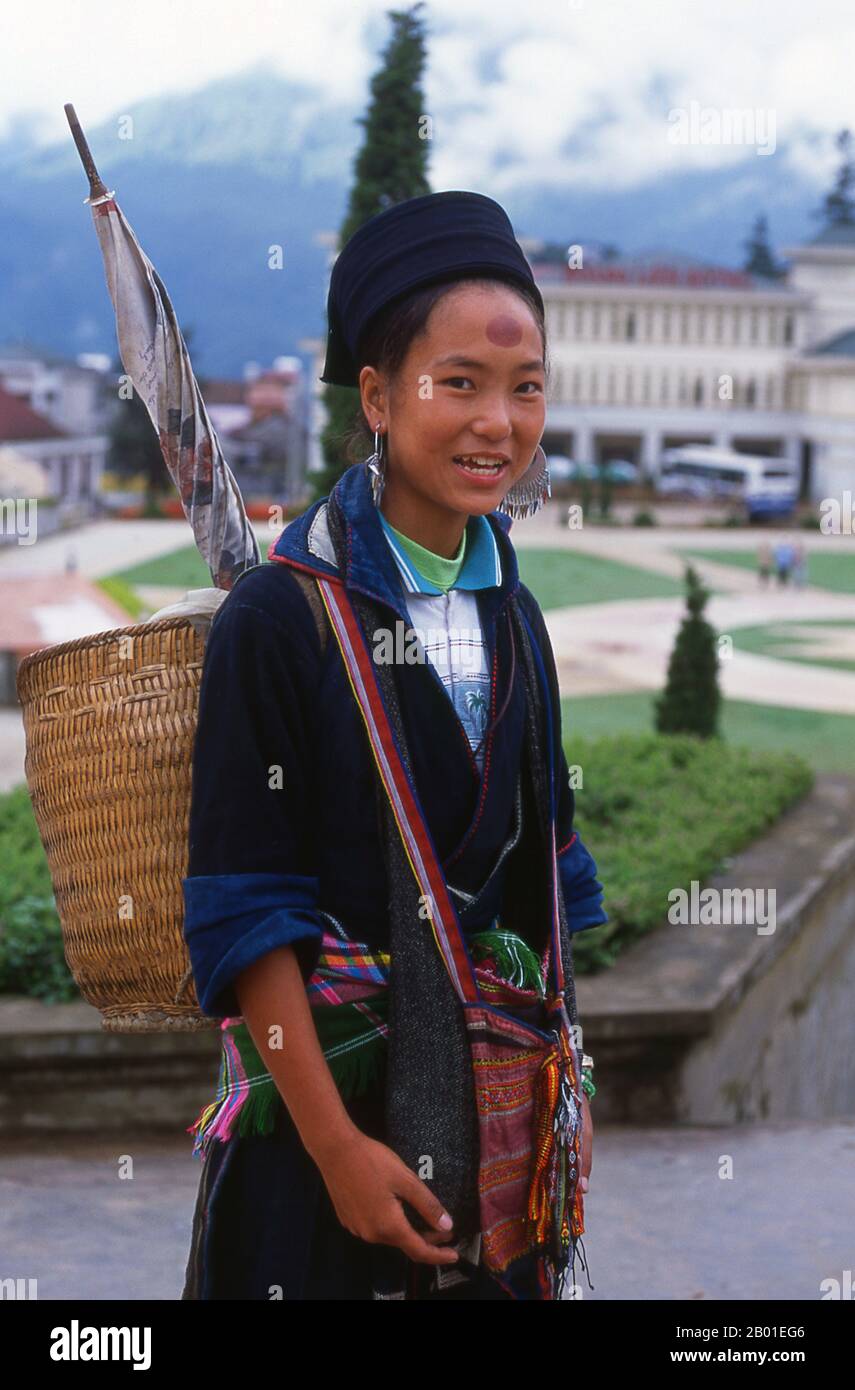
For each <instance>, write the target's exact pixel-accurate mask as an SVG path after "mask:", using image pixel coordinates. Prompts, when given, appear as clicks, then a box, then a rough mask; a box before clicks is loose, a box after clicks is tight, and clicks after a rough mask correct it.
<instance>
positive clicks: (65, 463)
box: [59, 457, 71, 499]
mask: <svg viewBox="0 0 855 1390" xmlns="http://www.w3.org/2000/svg"><path fill="white" fill-rule="evenodd" d="M70 482H71V459H69V458H65V457H63V458H61V459H60V461H59V495H60V497H62V498H64V499H65V498H67V497H68V489H69V485H70Z"/></svg>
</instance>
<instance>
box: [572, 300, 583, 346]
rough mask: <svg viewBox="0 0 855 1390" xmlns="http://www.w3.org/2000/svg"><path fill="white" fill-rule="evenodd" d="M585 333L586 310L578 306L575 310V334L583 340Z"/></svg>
mask: <svg viewBox="0 0 855 1390" xmlns="http://www.w3.org/2000/svg"><path fill="white" fill-rule="evenodd" d="M584 331H585V318H584V309H583V306H582V305H581V304H577V305H576V307H575V309H574V310H573V332H574V333H575V335H576V337H577V338H581V337H582V335H583V334H584Z"/></svg>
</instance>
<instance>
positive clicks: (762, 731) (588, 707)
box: [561, 691, 855, 773]
mask: <svg viewBox="0 0 855 1390" xmlns="http://www.w3.org/2000/svg"><path fill="white" fill-rule="evenodd" d="M654 698H655V696H654V694H653V693H652V692H648V691H633V692H631V693H629V694H625V695H584V696H578V697H577V696H573V697H571V698H567V699H564V700H562V701H561V713H562V720H563V728H564V736H565V738H575V737H585V738H593V737H597V736H598V735H603V734H623V733H629V734H638V733H647V732H649V730H651V729H652V728H653V700H654ZM721 724H722V733H723V737H724V739H725V742H726V743H728V744H734V745H739V746H740V747H741V748H743V749H748V750H755V751H767V752H791V753H797V754H799V755H800V756H801V757H803V758H804V760H805V762H807V763H808V764H809V765H810V766H811V767H812V768H813V769H814V771H815V772H846V773H855V715H849V714H826V713H824V712H823V711H821V710H809V709H785V708H783V707H782V706H779V705H755V704H753V703H752V702H751V701H750V700H725V701H724V704H723V715H722V721H721Z"/></svg>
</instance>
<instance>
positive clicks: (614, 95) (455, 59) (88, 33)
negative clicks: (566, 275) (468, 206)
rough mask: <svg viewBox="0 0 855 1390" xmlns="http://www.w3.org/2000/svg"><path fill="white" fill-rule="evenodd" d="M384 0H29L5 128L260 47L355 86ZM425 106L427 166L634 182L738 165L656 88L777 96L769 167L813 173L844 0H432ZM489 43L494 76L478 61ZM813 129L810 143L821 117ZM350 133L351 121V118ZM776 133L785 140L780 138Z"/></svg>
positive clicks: (761, 103)
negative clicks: (431, 126) (671, 113)
mask: <svg viewBox="0 0 855 1390" xmlns="http://www.w3.org/2000/svg"><path fill="white" fill-rule="evenodd" d="M390 8H391V7H390V5H389V3H388V0H311V3H306V0H292V3H285V4H283V3H281V0H243V3H242V4H241V6H240V7H237V6H235V5H234V3H233V0H179V3H177V4H176V3H175V0H148V2H147V3H145V4H143V3H136V4H133V3H125V4H122V5H117V4H116V3H115V0H43V2H42V3H41V4H40V5H39V6H38V8H37V9H36V10H34V9H33V8H32V7H26V6H22V5H17V6H14V7H9V8H8V9H7V13H6V16H5V17H4V43H3V45H2V48H0V130H2V129H3V128H4V126H6V127H8V123H9V121H10V120H11V119H12V118H14V117H15V116H20V113H21V112H34V113H36V115H37V117H38V119H39V121H40V122H42V121H43V122H46V123H47V126H48V128H49V129H50V131H52V133H53V136H54V138H58V139H63V138H67V131H66V126H65V119H64V115H63V112H62V105H63V103H64V102H65V101H73V102H74V103H75V105H76V107H77V111H78V114H79V115H80V117H81V120H82V121H83V123H84V126H86V127H91V126H92V125H95V124H97V123H98V122H99V121H100V120H102V119H103V118H104V117H106V116H107V115H110V114H113V113H115V112H117V111H126V110H127V109H128V108H129V107H130V106H132V105H133V103H134V102H135V101H137V100H139V99H140V98H142V97H145V96H151V95H157V94H160V93H165V92H170V91H192V90H193V89H195V88H197V87H200V86H202V85H204V84H205V83H206V82H208V81H210V80H212V79H214V78H216V77H221V76H224V75H228V74H233V73H236V72H239V71H241V70H242V69H245V68H247V67H249V66H250V65H252V64H255V63H257V62H259V61H260V60H266V61H269V62H272V63H273V64H275V66H276V67H277V68H278V69H279V70H280V71H281V72H282V73H283V75H285V76H289V77H292V78H298V79H301V80H308V81H311V82H315V83H317V84H318V85H319V86H321V87H322V88H323V89H324V90H326V91H327V92H328V93H329V95H330V98H331V99H333V98H334V99H335V100H336V101H340V100H345V101H350V102H353V103H356V104H359V103H362V102H364V101H365V99H366V96H367V90H368V83H369V81H370V77H371V74H372V72H373V70H374V68H375V67H376V64H377V62H378V59H379V53H380V50H381V48H382V47H383V45H384V44H385V42H386V37H387V35H388V32H389V24H388V19H387V13H388V10H389V9H390ZM425 15H426V23H427V29H428V53H429V68H428V72H427V78H426V97H427V107H428V110H429V111H430V113H431V115H432V116H433V117H434V121H435V137H436V138H435V144H434V146H433V150H432V156H433V158H432V166H431V174H432V178H433V181H434V183H435V184H436V185H437V186H445V187H455V186H456V187H476V186H483V185H484V184H485V183H489V185H490V187H491V188H496V189H499V188H500V187H509V186H512V185H513V184H515V183H519V182H521V181H530V180H531V179H533V178H535V177H536V178H538V179H546V180H550V181H554V182H556V183H560V182H566V181H567V180H572V181H575V182H577V183H588V184H593V185H600V186H602V185H603V184H607V185H608V186H610V187H627V186H631V185H634V184H637V183H640V182H643V181H644V180H646V179H648V178H650V177H651V176H654V175H656V174H657V173H665V172H669V171H673V170H675V169H682V168H710V167H728V166H730V167H734V168H738V167H739V165H740V164H744V161H745V160H746V159H750V158H752V157H755V154H756V152H755V154H753V153H752V151H750V150H749V149H746V148H739V147H737V146H733V145H726V144H722V145H709V146H699V145H697V144H694V145H691V144H689V145H674V144H672V143H670V142H669V140H668V127H667V115H668V110H669V108H670V107H673V106H686V107H688V106H689V105H690V104H691V103H693V102H694V103H697V104H699V105H700V106H701V107H716V108H718V109H721V108H725V107H726V108H732V109H738V110H752V111H763V112H771V113H773V114H774V118H775V126H776V136H777V144H778V154H777V155H776V156H775V157H776V158H778V159H780V160H781V165H782V169H781V172H782V176H783V177H786V173H787V170H786V168H785V167H784V164H785V161H786V160H788V161H789V164H790V166H791V167H792V168H795V169H798V170H799V171H800V172H802V173H806V174H808V176H809V177H812V178H813V179H814V180H815V181H816V182H817V183H821V182H823V181H825V180H826V179H827V177H828V169H829V168H830V167H832V166H833V164H834V151H833V146H832V144H831V141H830V139H828V138H827V137H828V136H829V135H830V134H832V133H833V132H834V131H835V130H836V129H837V128H839V127H840V126H841V125H844V124H846V123H848V122H849V121H850V120H851V119H852V113H851V95H850V92H851V76H850V73H851V68H852V58H853V55H855V28H853V25H852V20H851V11H850V8H849V4H848V0H814V2H813V3H812V4H811V5H809V6H807V5H804V4H802V3H801V0H752V3H750V4H746V3H744V0H719V3H717V4H716V5H714V6H713V5H705V6H703V7H702V6H700V5H698V4H691V5H689V4H686V3H685V0H525V3H524V4H523V5H520V4H519V3H518V0H499V2H498V3H497V0H429V4H428V6H427V7H426V11H425ZM487 58H490V59H491V60H492V62H493V65H494V67H495V70H496V78H495V80H491V81H488V82H484V81H483V80H481V78H480V73H481V71H482V64H483V62H484V60H485V59H487ZM819 133H822V134H823V135H824V136H825V137H826V139H825V143H824V146H823V147H822V152H821V154H820V157H819V158H818V156H817V145H816V140H815V137H816V135H817V134H819ZM349 134H350V133H349ZM785 144H787V145H788V147H791V148H788V150H787V152H786V153H784V152H783V150H782V147H783V146H784V145H785Z"/></svg>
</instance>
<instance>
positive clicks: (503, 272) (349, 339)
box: [321, 190, 543, 386]
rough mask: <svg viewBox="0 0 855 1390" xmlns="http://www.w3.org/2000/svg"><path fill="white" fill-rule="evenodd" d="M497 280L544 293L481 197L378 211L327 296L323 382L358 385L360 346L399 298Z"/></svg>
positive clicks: (436, 197)
mask: <svg viewBox="0 0 855 1390" xmlns="http://www.w3.org/2000/svg"><path fill="white" fill-rule="evenodd" d="M470 276H476V277H477V276H494V277H495V278H496V279H499V280H508V281H510V282H511V283H514V282H515V283H517V284H521V285H526V286H528V287H529V288H530V289H533V290H534V293H535V297H536V299H537V300H538V302H539V304H540V306H541V309H542V308H543V300H542V299H541V296H540V291H539V290H538V288H537V286H536V284H535V282H534V277H533V275H532V273H531V267H530V265H529V263H528V261H527V260H526V258H525V256H524V255H523V252H522V249H521V247H520V245H519V243H518V241H517V239H516V237H515V236H514V231H513V227H512V226H511V223H510V219H509V217H508V214H507V213H506V212H505V210H504V208H502V207H500V206H499V204H498V203H496V202H494V201H493V199H492V198H488V197H486V195H485V194H483V193H467V192H462V191H454V190H452V191H450V192H446V193H428V194H426V195H425V196H424V197H421V198H408V199H407V200H406V202H403V203H395V204H393V206H392V207H389V208H386V209H384V211H383V212H379V213H377V215H376V216H375V217H371V218H369V220H368V221H367V222H364V223H363V224H362V226H361V227H359V228H358V229H357V230H356V231H355V232H354V234H353V236H352V237H351V238H350V240H349V241H348V242H346V244H345V245H344V246H343V248H342V250H341V252H340V254H339V256H338V259H337V261H336V263H335V265H334V266H333V270H332V275H331V277H330V289H329V296H328V299H327V323H328V333H327V360H326V363H325V364H324V373H323V376H322V377H321V381H323V382H325V383H326V384H327V385H332V386H358V385H359V373H358V371H357V366H356V357H355V353H356V348H357V344H358V343H359V339H360V337H361V335H362V333H363V331H364V330H365V328H366V327H367V326H368V324H369V322H370V321H371V319H373V318H374V316H375V315H376V314H377V313H379V311H380V310H381V309H384V308H385V307H386V305H387V304H390V303H391V302H392V300H393V299H397V298H398V297H399V296H400V295H403V294H406V293H407V292H408V291H410V290H413V289H416V288H421V287H422V286H424V285H428V284H433V283H436V282H438V281H442V280H448V279H451V280H457V279H464V278H468V277H470Z"/></svg>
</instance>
